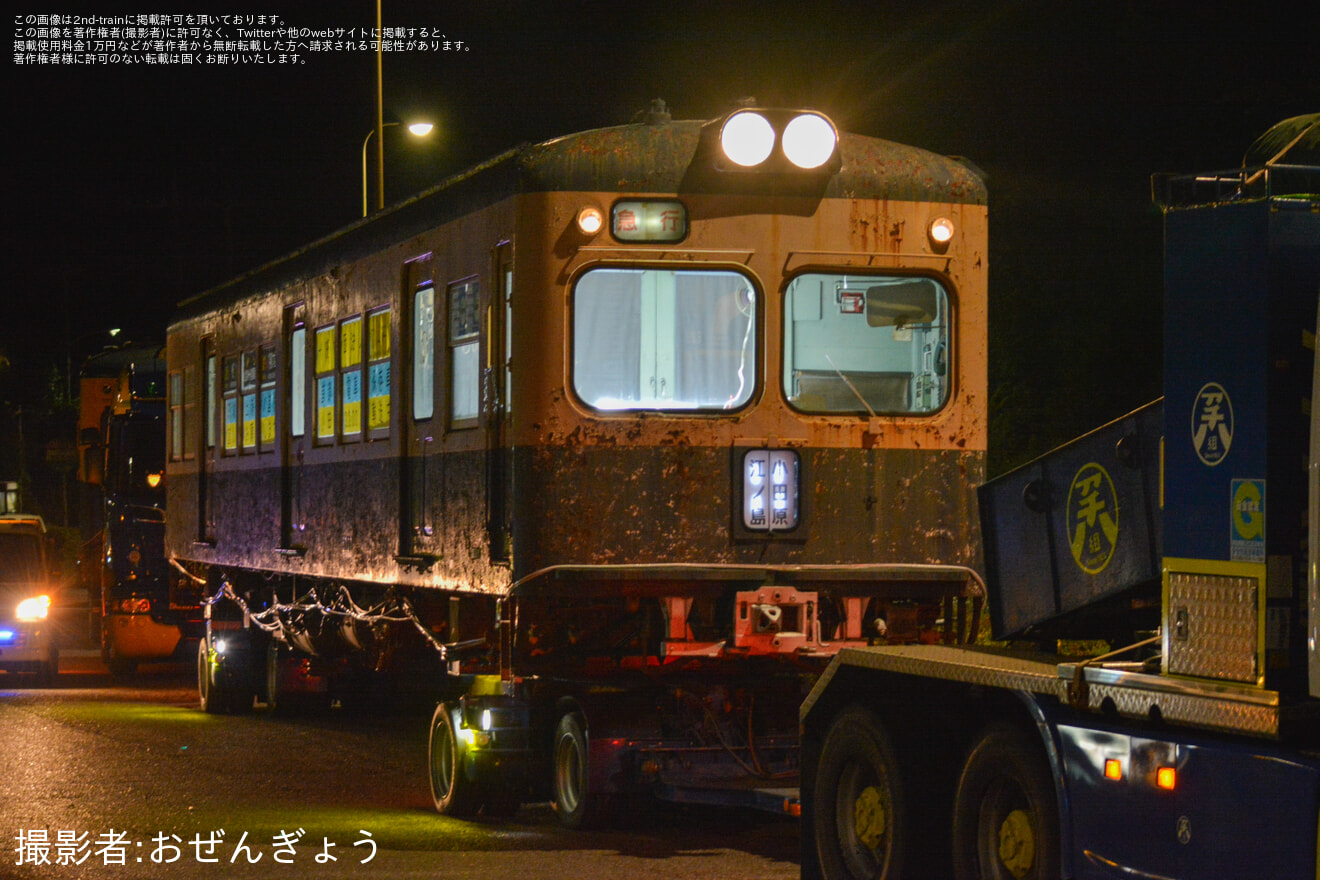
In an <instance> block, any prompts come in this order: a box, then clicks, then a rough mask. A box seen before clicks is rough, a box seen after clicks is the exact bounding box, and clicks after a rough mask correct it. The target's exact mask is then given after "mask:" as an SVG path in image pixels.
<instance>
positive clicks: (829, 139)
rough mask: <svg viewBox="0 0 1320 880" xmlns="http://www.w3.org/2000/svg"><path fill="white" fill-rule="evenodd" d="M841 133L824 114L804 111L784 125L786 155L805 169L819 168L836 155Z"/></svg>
mask: <svg viewBox="0 0 1320 880" xmlns="http://www.w3.org/2000/svg"><path fill="white" fill-rule="evenodd" d="M838 142H839V134H838V132H836V131H835V130H834V126H833V125H831V124H830V121H829V120H828V119H826V118H825V117H824V116H821V115H820V114H818V113H803V114H802V115H801V116H794V117H793V118H792V119H791V120H789V123H788V125H786V126H784V138H783V144H784V155H785V156H787V157H788V161H790V162H792V163H793V164H794V165H796V166H797V167H799V168H801V169H803V170H804V171H810V170H811V169H813V168H819V167H820V166H822V165H824V164H825V163H826V162H828V161H829V160H830V157H831V156H833V155H834V148H835V146H836V145H837V144H838Z"/></svg>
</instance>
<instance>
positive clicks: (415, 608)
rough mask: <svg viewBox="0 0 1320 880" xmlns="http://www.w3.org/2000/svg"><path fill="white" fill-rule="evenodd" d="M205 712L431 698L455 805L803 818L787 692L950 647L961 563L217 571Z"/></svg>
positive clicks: (965, 577)
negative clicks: (403, 572) (435, 574)
mask: <svg viewBox="0 0 1320 880" xmlns="http://www.w3.org/2000/svg"><path fill="white" fill-rule="evenodd" d="M207 579H208V581H209V583H208V590H209V591H210V596H211V599H210V600H209V601H208V604H207V634H206V638H204V639H203V640H202V642H201V644H200V646H199V651H198V688H199V694H200V698H201V704H202V706H203V708H205V709H206V710H207V711H208V712H226V713H228V712H241V711H248V710H250V709H252V708H253V707H254V706H259V707H264V708H267V709H271V708H276V707H288V706H290V705H303V706H306V705H321V706H330V705H341V706H348V705H350V704H351V703H354V702H359V703H361V702H366V703H368V704H369V703H370V701H372V700H379V699H392V698H393V697H394V696H399V695H406V697H408V698H412V699H416V698H421V699H425V700H428V701H430V703H433V704H434V705H435V710H434V713H433V716H432V719H431V725H430V739H429V758H428V763H429V773H428V776H429V779H430V783H431V790H432V794H433V797H434V801H435V805H436V808H437V809H438V810H440V811H441V812H443V813H446V814H448V815H454V816H471V815H475V814H477V813H483V814H485V815H489V816H502V815H509V814H511V813H512V812H513V811H515V810H517V809H518V807H519V806H520V805H521V804H523V803H531V802H544V801H547V800H548V801H551V802H552V803H553V804H554V805H555V808H556V810H557V811H558V814H559V816H560V821H561V822H562V823H563V824H564V825H566V826H568V827H574V828H577V827H584V826H591V825H597V824H601V823H603V822H606V821H607V820H608V819H609V818H610V817H611V816H614V815H617V814H618V810H617V806H618V804H619V803H620V801H626V800H630V799H634V798H638V797H658V798H661V799H664V800H670V801H680V802H703V803H718V804H725V805H735V806H744V807H750V808H756V809H763V810H770V811H775V812H785V813H791V814H796V812H797V810H798V797H797V776H798V708H799V706H800V705H801V703H802V700H803V698H804V697H805V696H806V694H807V693H808V692H809V691H810V688H811V686H812V684H813V683H814V681H815V678H816V676H817V675H818V674H819V673H820V671H821V670H822V669H823V668H824V666H825V664H826V663H827V662H828V660H829V658H830V657H831V656H833V655H834V654H835V653H837V651H838V650H839V649H840V648H842V647H847V646H853V647H856V646H862V645H874V644H893V643H911V642H927V643H931V642H934V643H946V644H960V643H965V642H967V641H969V640H971V639H974V638H975V634H976V632H977V630H978V628H979V625H980V617H981V609H982V603H983V596H984V591H983V587H982V585H981V582H980V580H979V577H978V576H977V575H976V573H975V572H973V571H971V570H970V569H966V568H963V567H961V566H906V565H860V566H782V567H774V566H739V565H730V566H692V565H655V566H645V565H642V566H628V567H619V566H603V567H596V566H581V567H558V568H555V569H551V570H547V571H544V572H539V573H537V574H535V575H533V576H531V577H529V578H526V579H524V580H523V581H521V582H519V583H518V584H515V585H514V588H513V589H512V590H511V591H510V593H509V594H508V595H506V596H502V597H492V596H483V595H475V594H456V593H442V592H440V591H435V590H417V589H412V590H409V589H406V588H400V587H393V588H391V587H380V586H378V585H366V584H356V583H343V582H331V581H328V580H327V581H320V580H315V579H297V580H295V579H293V578H277V579H270V578H269V577H268V576H266V575H259V574H257V573H253V572H247V571H237V570H228V571H223V572H222V571H221V570H219V569H211V570H210V571H209V572H208V573H207Z"/></svg>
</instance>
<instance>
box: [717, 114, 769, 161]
mask: <svg viewBox="0 0 1320 880" xmlns="http://www.w3.org/2000/svg"><path fill="white" fill-rule="evenodd" d="M720 147H721V148H722V149H723V150H724V155H725V156H727V157H728V158H729V161H731V162H733V163H735V164H737V165H741V166H742V167H744V168H751V167H752V166H753V165H760V164H761V163H762V162H764V161H765V160H766V159H768V158H769V157H770V153H771V152H772V151H773V150H774V148H775V130H774V127H773V126H771V125H770V122H769V120H767V119H766V118H765V117H764V116H762V115H761V114H759V113H754V112H752V111H750V110H744V111H741V112H739V113H735V114H733V115H732V116H730V117H729V118H728V120H727V121H725V123H724V127H723V128H722V129H721V130H720Z"/></svg>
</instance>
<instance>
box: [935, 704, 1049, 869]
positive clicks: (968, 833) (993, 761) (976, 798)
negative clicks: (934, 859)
mask: <svg viewBox="0 0 1320 880" xmlns="http://www.w3.org/2000/svg"><path fill="white" fill-rule="evenodd" d="M953 866H954V876H955V877H957V878H958V880H1048V878H1052V877H1057V876H1059V819H1058V807H1057V798H1056V796H1055V792H1054V780H1053V778H1052V777H1051V775H1050V773H1049V768H1048V767H1047V766H1046V763H1045V760H1044V758H1043V757H1042V756H1041V755H1040V748H1039V746H1038V745H1036V744H1035V743H1033V742H1031V740H1030V739H1029V738H1028V737H1027V736H1026V735H1025V734H1023V733H1022V732H1020V731H1019V730H1017V729H1016V728H1013V727H1009V726H1008V725H995V726H993V727H991V728H990V729H989V730H988V731H987V732H986V733H985V735H984V736H983V737H982V738H981V740H980V741H979V742H978V743H977V744H976V746H975V747H974V748H973V749H972V751H971V753H970V754H969V755H968V757H967V763H966V764H965V765H964V768H963V773H962V778H961V779H960V780H959V781H958V792H957V794H956V795H955V797H954V808H953Z"/></svg>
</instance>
